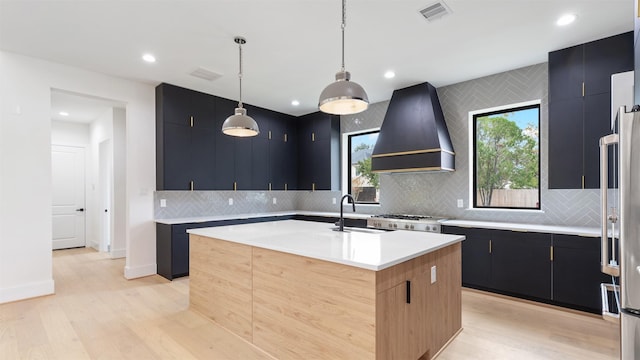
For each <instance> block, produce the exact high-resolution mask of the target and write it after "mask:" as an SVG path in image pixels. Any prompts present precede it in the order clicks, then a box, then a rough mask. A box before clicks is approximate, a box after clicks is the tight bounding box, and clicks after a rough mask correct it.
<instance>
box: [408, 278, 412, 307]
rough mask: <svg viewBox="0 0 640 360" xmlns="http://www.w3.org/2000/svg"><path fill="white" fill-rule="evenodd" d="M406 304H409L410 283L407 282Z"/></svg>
mask: <svg viewBox="0 0 640 360" xmlns="http://www.w3.org/2000/svg"><path fill="white" fill-rule="evenodd" d="M407 304H411V281H410V280H407Z"/></svg>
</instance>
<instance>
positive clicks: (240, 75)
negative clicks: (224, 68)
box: [238, 41, 242, 109]
mask: <svg viewBox="0 0 640 360" xmlns="http://www.w3.org/2000/svg"><path fill="white" fill-rule="evenodd" d="M238 50H239V52H240V66H239V67H240V72H239V73H238V80H239V81H240V101H238V107H239V108H241V109H242V41H240V42H238Z"/></svg>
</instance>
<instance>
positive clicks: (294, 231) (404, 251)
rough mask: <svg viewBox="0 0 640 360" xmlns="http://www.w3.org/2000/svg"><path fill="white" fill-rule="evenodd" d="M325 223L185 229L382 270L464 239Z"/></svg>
mask: <svg viewBox="0 0 640 360" xmlns="http://www.w3.org/2000/svg"><path fill="white" fill-rule="evenodd" d="M334 227H335V226H333V225H332V224H327V223H320V222H312V221H299V220H283V221H271V222H262V223H253V224H243V225H229V226H219V227H210V228H201V229H191V230H187V232H188V233H189V234H194V235H200V236H205V237H211V238H215V239H220V240H226V241H231V242H235V243H239V244H245V245H250V246H255V247H260V248H264V249H269V250H275V251H281V252H285V253H289V254H294V255H301V256H306V257H310V258H314V259H320V260H326V261H331V262H334V263H339V264H344V265H350V266H355V267H359V268H363V269H369V270H382V269H385V268H388V267H390V266H393V265H396V264H399V263H402V262H405V261H407V260H410V259H413V258H415V257H418V256H421V255H424V254H427V253H430V252H433V251H436V250H438V249H441V248H444V247H447V246H449V245H452V244H455V243H457V242H460V241H462V240H464V236H460V235H445V234H438V233H430V232H418V231H403V230H397V231H380V230H377V231H376V230H371V229H351V230H352V231H349V232H339V231H333V230H332V229H333V228H334Z"/></svg>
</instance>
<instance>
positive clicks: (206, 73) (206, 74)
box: [190, 67, 222, 81]
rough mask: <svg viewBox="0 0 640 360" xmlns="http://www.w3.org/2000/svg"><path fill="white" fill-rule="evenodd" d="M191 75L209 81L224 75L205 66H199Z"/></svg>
mask: <svg viewBox="0 0 640 360" xmlns="http://www.w3.org/2000/svg"><path fill="white" fill-rule="evenodd" d="M190 75H191V76H195V77H197V78H200V79H204V80H207V81H213V80H216V79H218V78H220V77H222V75H221V74H218V73H216V72H213V71H211V70H208V69H205V68H203V67H199V68H197V69H196V70H195V71H193V72H192V73H191V74H190Z"/></svg>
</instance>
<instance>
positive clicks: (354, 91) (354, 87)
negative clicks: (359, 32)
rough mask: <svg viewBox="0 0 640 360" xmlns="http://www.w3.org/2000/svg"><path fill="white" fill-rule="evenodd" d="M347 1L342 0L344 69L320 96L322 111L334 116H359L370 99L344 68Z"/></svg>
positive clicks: (319, 105)
mask: <svg viewBox="0 0 640 360" xmlns="http://www.w3.org/2000/svg"><path fill="white" fill-rule="evenodd" d="M346 12H347V1H346V0H342V68H341V69H340V71H338V72H337V73H336V81H335V82H334V83H331V84H329V86H327V87H326V88H324V90H322V93H321V94H320V101H319V102H318V107H319V108H320V111H322V112H325V113H328V114H334V115H349V114H357V113H359V112H362V111H365V110H367V107H369V98H368V97H367V93H366V92H365V91H364V89H363V88H362V86H360V85H359V84H358V83H355V82H353V81H351V74H350V73H349V72H348V71H346V70H345V68H344V28H345V26H346Z"/></svg>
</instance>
